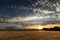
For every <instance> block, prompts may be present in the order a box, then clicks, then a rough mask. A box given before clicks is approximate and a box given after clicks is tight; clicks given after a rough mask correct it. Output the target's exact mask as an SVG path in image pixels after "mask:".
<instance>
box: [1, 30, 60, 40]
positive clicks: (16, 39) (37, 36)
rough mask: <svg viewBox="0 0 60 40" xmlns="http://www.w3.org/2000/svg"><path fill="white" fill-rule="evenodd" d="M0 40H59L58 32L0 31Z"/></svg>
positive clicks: (59, 34) (59, 33)
mask: <svg viewBox="0 0 60 40" xmlns="http://www.w3.org/2000/svg"><path fill="white" fill-rule="evenodd" d="M0 40H60V32H59V31H13V30H11V31H7V30H6V31H0Z"/></svg>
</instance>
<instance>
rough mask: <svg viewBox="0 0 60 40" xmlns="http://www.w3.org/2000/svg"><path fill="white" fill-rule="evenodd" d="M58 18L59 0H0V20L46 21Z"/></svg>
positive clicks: (59, 17) (59, 14) (59, 13)
mask: <svg viewBox="0 0 60 40" xmlns="http://www.w3.org/2000/svg"><path fill="white" fill-rule="evenodd" d="M56 20H58V21H59V20H60V0H0V21H4V22H29V23H32V22H37V23H39V22H40V23H42V22H47V21H56Z"/></svg>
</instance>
